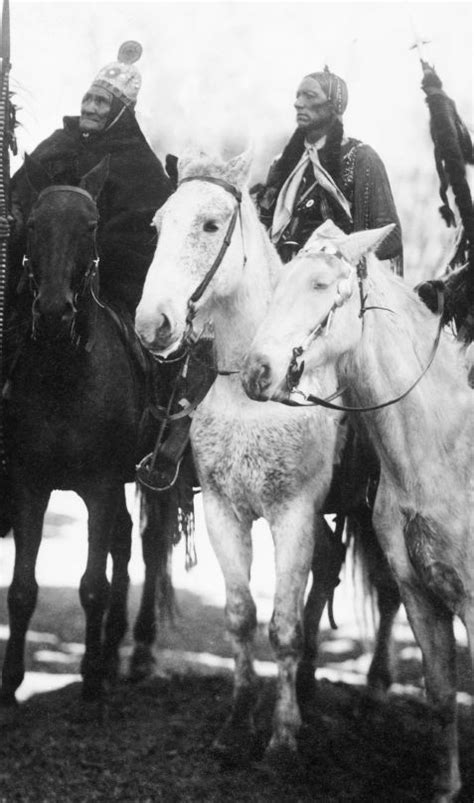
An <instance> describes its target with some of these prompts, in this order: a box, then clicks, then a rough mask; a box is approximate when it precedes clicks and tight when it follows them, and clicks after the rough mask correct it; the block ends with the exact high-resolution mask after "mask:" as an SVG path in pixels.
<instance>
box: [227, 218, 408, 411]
mask: <svg viewBox="0 0 474 803" xmlns="http://www.w3.org/2000/svg"><path fill="white" fill-rule="evenodd" d="M391 229H392V226H385V227H384V228H380V229H372V230H367V231H361V232H356V233H355V234H350V235H346V234H344V232H343V231H341V230H340V229H339V228H338V227H337V226H336V225H335V224H334V223H333V222H332V221H329V220H328V221H326V222H325V223H324V224H323V225H322V226H321V227H320V228H319V229H317V230H316V231H315V232H314V234H313V235H312V236H311V237H310V239H309V240H308V242H307V243H306V245H305V246H304V248H302V249H301V251H300V252H299V253H298V254H297V255H296V257H295V258H294V259H293V260H292V261H291V262H290V263H289V264H288V265H287V266H286V268H285V270H284V271H283V272H282V274H281V278H280V281H279V282H278V285H277V287H276V289H275V292H274V295H273V297H272V300H271V302H270V307H269V309H268V313H267V315H266V317H265V318H264V320H263V321H262V323H261V325H260V327H259V329H258V331H257V333H256V335H255V338H254V340H253V342H252V344H251V347H250V350H249V351H248V353H247V356H246V360H245V363H244V367H243V370H242V374H241V376H242V382H243V385H244V388H245V391H246V393H247V395H249V396H250V397H251V398H252V399H256V400H261V401H265V400H267V399H276V400H280V401H281V400H286V399H288V398H289V396H290V393H291V391H292V389H294V388H295V387H296V385H297V384H298V380H299V378H300V377H301V374H302V372H303V369H304V368H305V369H307V372H311V371H314V370H317V369H318V368H319V367H321V366H324V365H327V364H328V363H329V364H330V363H335V362H336V361H337V360H338V358H339V357H340V356H341V355H342V354H344V353H346V352H348V351H350V350H351V349H353V348H354V347H355V346H356V344H357V342H358V340H359V338H360V336H361V333H362V316H361V304H362V303H363V300H362V296H363V292H364V291H363V289H362V287H363V278H364V277H363V275H362V273H361V268H360V262H361V260H362V258H363V257H365V255H366V254H368V253H370V252H373V251H375V250H376V248H377V246H378V245H379V244H380V243H381V242H382V241H383V239H384V238H385V237H386V236H387V234H388V233H389V231H391ZM358 285H359V287H358Z"/></svg>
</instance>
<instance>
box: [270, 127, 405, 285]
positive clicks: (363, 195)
mask: <svg viewBox="0 0 474 803" xmlns="http://www.w3.org/2000/svg"><path fill="white" fill-rule="evenodd" d="M305 147H306V145H305V138H304V133H303V132H302V131H300V130H297V131H295V133H294V134H293V136H292V137H291V139H290V141H289V143H288V145H287V146H286V148H285V149H284V151H283V153H282V155H281V157H280V158H279V159H278V160H277V161H276V162H275V163H274V164H273V165H272V167H271V168H270V171H269V174H268V179H267V183H266V185H265V187H264V188H263V189H262V190H261V191H260V193H259V195H258V196H257V204H258V208H259V213H260V218H261V220H262V222H263V223H264V225H265V226H266V227H267V228H269V229H270V228H271V227H272V224H273V223H274V213H275V208H276V205H277V200H278V196H279V194H280V191H281V189H282V188H284V185H285V182H286V181H287V179H288V178H289V177H290V176H291V174H292V172H293V171H294V170H295V168H297V166H298V163H299V162H300V160H301V159H302V157H303V155H304V152H305ZM318 158H319V162H320V164H321V167H322V168H323V170H324V171H326V172H327V173H328V174H329V176H330V177H332V179H333V181H334V184H335V185H336V187H337V189H338V190H339V192H340V193H342V195H343V196H344V198H345V199H346V200H347V202H348V205H349V210H350V215H349V214H348V213H347V211H346V209H345V204H343V203H341V201H340V200H339V199H338V197H337V193H336V192H335V191H334V190H332V191H331V189H330V188H328V187H326V186H323V184H324V182H322V181H321V180H317V179H316V175H317V174H318V170H317V169H316V170H315V169H314V167H313V163H314V160H313V159H311V158H309V160H308V163H307V165H306V168H305V169H304V172H303V175H302V179H301V182H300V184H299V187H298V189H297V192H296V196H295V199H294V205H293V213H292V217H291V220H290V221H289V223H288V225H287V226H286V228H285V229H284V230H283V231H281V232H276V234H277V237H278V239H277V240H276V242H275V244H276V247H277V249H278V251H279V253H280V256H281V257H282V258H283V259H284V260H285V261H286V260H287V258H291V256H293V254H291V255H290V254H287V252H286V249H285V242H286V241H287V240H290V241H296V242H297V243H298V249H297V250H299V248H301V247H302V246H303V245H304V244H305V242H306V241H307V239H308V238H309V236H310V235H311V234H312V233H313V231H314V230H315V229H316V228H318V226H320V225H321V223H323V222H324V221H325V220H327V219H331V220H334V222H335V223H336V225H337V226H339V227H340V228H341V229H342V230H343V231H345V232H346V233H350V232H353V231H361V230H363V229H369V228H380V227H381V226H385V225H387V224H388V223H395V229H394V230H393V232H392V233H391V234H390V235H389V236H388V237H387V238H386V239H385V241H384V242H383V243H382V245H381V246H380V247H379V249H378V251H377V256H378V258H379V259H390V260H392V261H393V262H394V263H395V267H396V272H397V273H400V274H401V273H402V238H401V226H400V221H399V218H398V215H397V211H396V208H395V203H394V200H393V195H392V191H391V188H390V183H389V180H388V176H387V172H386V170H385V167H384V165H383V162H382V160H381V159H380V157H379V156H378V154H377V153H376V152H375V151H374V150H373V148H371V147H370V146H369V145H365V144H364V143H362V142H360V141H359V140H357V139H353V138H344V139H343V140H342V143H341V150H340V159H339V164H338V175H334V168H332V169H330V162H331V154H330V153H329V152H328V147H327V144H326V142H324V144H323V145H322V147H321V148H320V149H319V150H318ZM278 235H279V236H278ZM293 253H294V252H293Z"/></svg>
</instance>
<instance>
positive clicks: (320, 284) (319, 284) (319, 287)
mask: <svg viewBox="0 0 474 803" xmlns="http://www.w3.org/2000/svg"><path fill="white" fill-rule="evenodd" d="M328 287H329V285H328V284H325V283H324V282H318V280H317V279H315V281H314V282H313V290H327V289H328Z"/></svg>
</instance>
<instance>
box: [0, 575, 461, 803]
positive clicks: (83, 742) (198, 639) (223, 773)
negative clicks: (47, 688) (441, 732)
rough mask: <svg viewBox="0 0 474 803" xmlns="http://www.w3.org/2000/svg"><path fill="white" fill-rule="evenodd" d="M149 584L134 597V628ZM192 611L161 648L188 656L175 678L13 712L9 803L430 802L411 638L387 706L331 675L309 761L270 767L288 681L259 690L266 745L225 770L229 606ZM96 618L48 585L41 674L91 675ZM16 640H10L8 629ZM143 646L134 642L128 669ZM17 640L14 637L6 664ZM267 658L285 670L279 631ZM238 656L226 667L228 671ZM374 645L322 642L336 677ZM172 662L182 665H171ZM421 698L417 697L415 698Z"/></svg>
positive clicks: (2, 793) (429, 725)
mask: <svg viewBox="0 0 474 803" xmlns="http://www.w3.org/2000/svg"><path fill="white" fill-rule="evenodd" d="M6 593H7V592H6V589H4V588H2V589H0V624H1V625H4V624H6V609H7V608H6ZM139 597H140V588H138V587H132V589H131V595H130V610H131V617H130V620H131V624H132V625H133V621H134V617H135V615H136V611H137V608H138V604H139ZM178 607H179V611H180V613H179V615H178V616H177V618H176V622H175V624H174V626H170V625H166V626H165V625H163V627H162V628H161V630H160V635H159V638H158V648H159V650H161V651H162V652H163V654H164V653H166V654H167V655H168V656H170V655H173V656H175V660H174V661H173V662H172V664H171V665H170V664H169V663H168V666H167V671H168V674H169V676H168V677H164V678H160V677H157V678H154V679H152V680H149V681H146V682H143V683H141V684H138V685H132V684H130V683H127V682H125V681H123V682H122V683H120V684H119V686H118V687H117V688H116V689H114V690H113V691H112V692H111V695H110V698H109V700H108V703H107V706H106V707H105V708H103V709H102V710H100V711H99V710H98V708H97V707H96V706H90V705H89V706H85V705H84V703H83V702H82V700H81V699H80V684H78V683H73V684H70V685H68V686H66V687H65V688H63V689H60V690H58V691H54V692H48V693H45V694H38V695H35V696H34V697H32V698H31V699H29V700H27V701H26V702H25V703H23V704H22V705H21V706H20V707H19V709H18V710H17V711H16V712H13V713H8V714H7V715H4V716H3V722H2V731H3V733H2V739H1V743H0V800H1V801H2V803H3V801H5V803H10V802H11V803H13V801H21V802H22V803H39V802H41V803H56V801H61V803H68V802H69V801H71V802H75V801H94V800H100V801H109V800H122V801H134V802H135V801H136V802H137V803H142V802H143V803H145V802H146V801H149V802H150V803H154V801H166V803H173V802H174V801H176V802H177V803H178V801H179V803H181V802H182V801H193V803H194V801H197V800H202V801H210V802H211V803H214V802H215V803H217V802H218V801H224V800H226V801H227V800H230V801H235V802H236V803H245V801H249V803H250V801H252V803H253V802H254V801H257V802H258V801H275V800H278V801H289V802H293V801H294V802H295V803H299V802H300V801H301V803H303V802H304V801H324V803H332V801H334V802H335V801H363V802H364V803H365V802H366V801H367V802H369V801H373V802H374V803H375V802H376V801H377V803H379V801H381V800H383V801H400V803H401V801H404V802H405V801H413V803H414V802H415V801H416V803H424V801H428V800H429V799H430V789H431V778H432V775H433V766H434V761H435V754H434V749H433V729H434V727H435V723H433V720H432V717H431V716H430V711H429V709H428V707H427V706H426V704H425V703H424V702H423V701H422V699H419V696H418V695H417V689H418V690H419V689H420V688H421V665H420V660H419V653H418V651H417V649H416V648H414V646H413V641H412V640H411V638H410V637H409V631H407V633H408V636H407V638H405V639H402V640H400V639H398V640H397V653H398V667H397V674H396V678H395V680H396V682H397V684H398V686H397V688H398V691H399V692H401V693H397V694H391V695H389V696H388V697H387V699H386V700H385V701H383V702H381V701H380V700H379V701H374V700H373V699H372V698H370V696H369V695H368V694H367V692H366V691H365V689H364V688H363V687H361V686H358V685H352V683H351V684H349V683H343V682H331V681H330V680H327V679H324V678H323V679H320V680H319V681H318V684H317V695H316V701H315V703H314V704H313V703H312V704H311V705H309V706H308V708H307V710H306V711H305V720H306V722H305V726H304V728H303V730H302V733H301V737H300V750H299V756H298V763H297V764H296V765H295V766H288V765H285V764H282V765H281V766H279V767H277V768H275V766H268V765H267V764H266V762H265V761H264V760H263V749H262V748H263V746H264V745H265V743H266V741H267V739H268V736H269V728H270V724H271V713H272V705H273V699H274V679H273V678H271V677H262V678H260V680H259V684H260V698H259V706H258V712H257V718H256V723H257V738H256V741H255V744H254V745H253V746H252V749H251V751H250V754H251V755H250V760H249V762H248V763H247V764H246V765H245V766H228V765H227V766H223V765H222V764H220V763H219V762H218V761H217V760H215V759H214V758H213V757H212V754H211V750H210V748H211V744H212V741H213V738H214V737H215V736H216V734H217V733H218V731H219V728H220V727H221V725H222V724H223V722H224V720H225V718H226V714H227V713H228V711H229V705H230V700H231V673H230V671H229V669H228V666H229V665H230V663H229V662H228V661H225V659H229V658H230V648H229V644H228V643H227V641H226V640H225V638H224V615H223V611H222V609H220V608H216V607H214V606H211V605H205V604H203V602H202V600H201V598H200V597H199V596H198V595H195V594H192V593H190V592H188V591H182V590H181V591H178ZM83 631H84V623H83V613H82V609H81V607H80V605H79V599H78V593H77V590H75V589H71V588H41V589H40V595H39V600H38V605H37V609H36V612H35V614H34V618H33V620H32V622H31V633H30V638H29V640H28V645H27V668H28V669H29V670H30V671H32V672H40V671H41V672H48V673H54V674H59V673H77V672H79V666H80V659H81V654H82V643H83ZM2 632H4V631H2ZM131 645H132V639H131V635H130V634H129V635H128V637H127V640H126V642H125V646H124V670H125V671H126V663H127V655H128V654H129V653H130V649H131ZM4 647H5V641H4V640H0V659H3V652H4ZM184 653H186V655H187V656H188V657H189V656H190V655H191V656H192V655H193V654H202V653H206V654H211V655H214V656H216V661H217V659H219V660H220V663H219V662H218V661H217V663H216V664H215V665H213V667H212V668H209V667H207V668H206V667H203V666H202V665H198V664H193V662H192V660H191V661H189V660H188V661H187V662H185V661H184V660H183V661H181V660H180V656H182V655H183V654H184ZM256 654H257V658H258V659H259V661H261V662H267V661H268V662H269V661H271V657H272V656H271V650H270V648H269V645H268V639H267V628H266V626H260V627H259V630H258V633H257V643H256ZM222 659H224V661H222ZM368 661H369V654H368V653H367V645H366V644H364V643H363V642H362V641H361V640H360V639H358V638H357V637H356V634H355V633H348V632H347V631H344V630H343V632H342V634H341V633H339V632H335V633H334V632H332V631H325V630H323V631H322V633H321V656H320V663H321V667H322V670H321V671H322V672H323V673H324V672H325V671H326V672H327V670H328V667H329V668H332V671H333V672H334V677H338V670H339V677H345V674H347V672H348V671H349V670H352V674H351V677H352V680H353V681H354V680H355V682H356V683H357V682H362V681H363V674H364V673H365V671H366V667H367V665H368ZM459 664H460V681H461V682H460V687H459V688H460V690H462V689H463V688H464V689H467V682H468V678H469V669H468V660H467V650H466V649H465V648H459ZM170 666H171V668H170ZM408 689H410V692H409V693H408V691H407V690H408ZM460 744H461V757H462V771H463V778H464V790H463V793H462V796H461V798H460V800H461V801H462V803H467V802H468V801H469V803H472V800H473V799H474V769H473V766H472V756H473V755H474V731H473V726H472V721H471V720H470V709H469V707H468V706H465V705H460Z"/></svg>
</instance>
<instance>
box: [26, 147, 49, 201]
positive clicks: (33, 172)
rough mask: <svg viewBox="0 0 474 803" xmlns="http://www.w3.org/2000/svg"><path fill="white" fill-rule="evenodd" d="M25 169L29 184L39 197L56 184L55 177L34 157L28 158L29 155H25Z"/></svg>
mask: <svg viewBox="0 0 474 803" xmlns="http://www.w3.org/2000/svg"><path fill="white" fill-rule="evenodd" d="M24 168H25V173H26V178H27V179H28V183H29V185H30V187H31V189H32V190H33V192H34V193H35V194H36V195H39V194H40V192H42V190H44V189H46V187H50V186H51V184H54V179H53V177H52V176H51V175H50V174H49V173H48V171H47V170H46V169H45V168H44V167H43V165H42V164H40V163H39V162H37V161H36V159H33V157H32V156H28V154H27V153H25V161H24Z"/></svg>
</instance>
